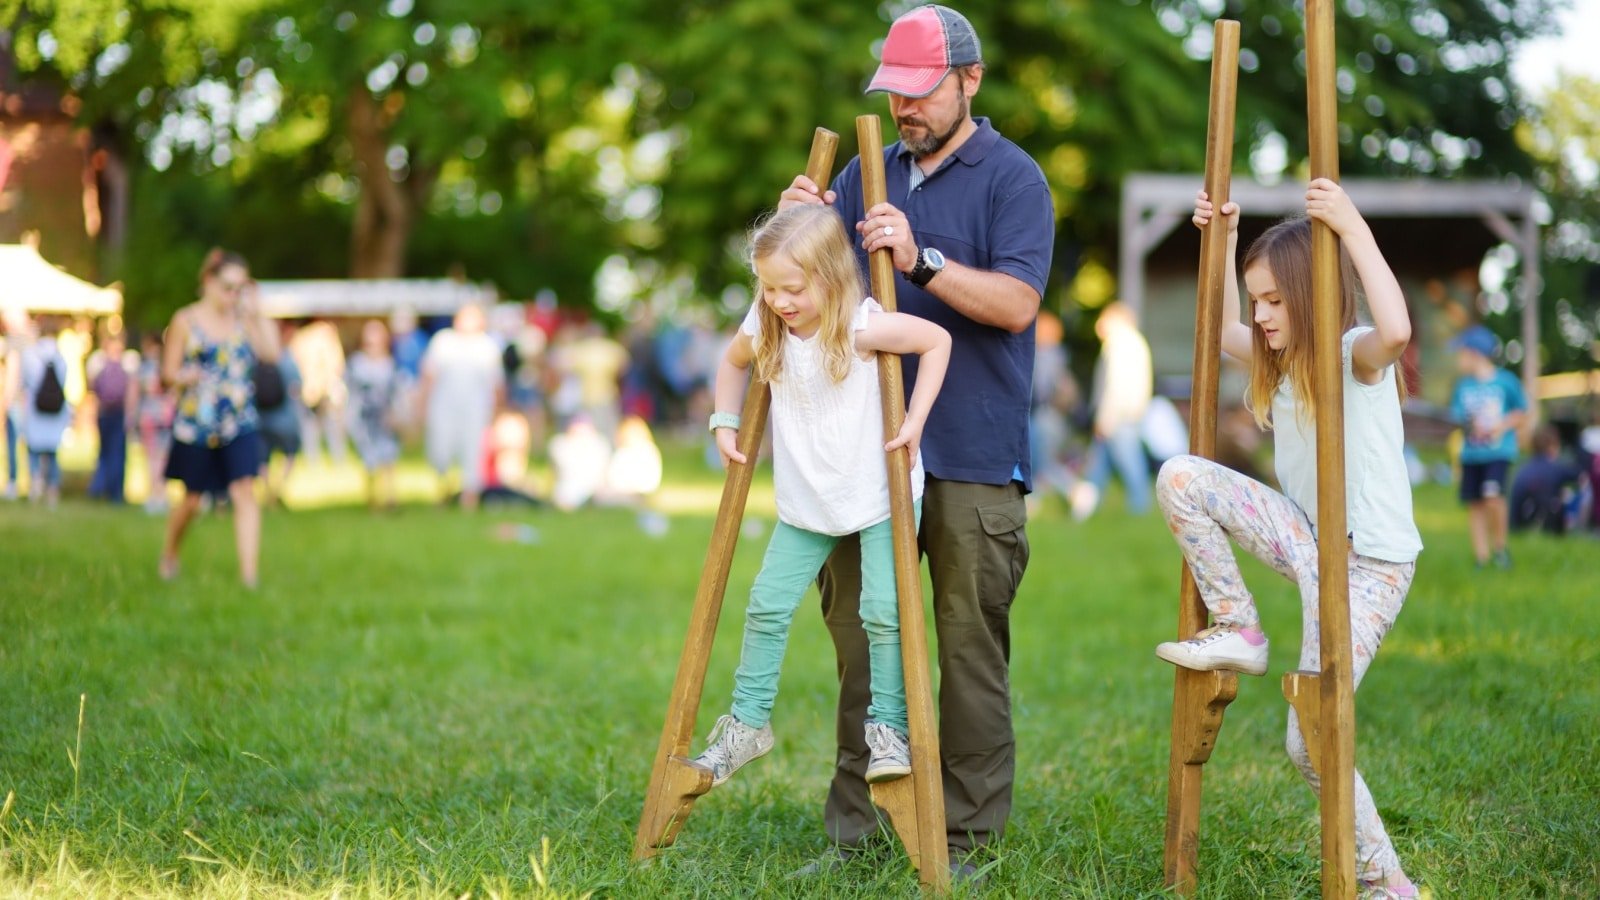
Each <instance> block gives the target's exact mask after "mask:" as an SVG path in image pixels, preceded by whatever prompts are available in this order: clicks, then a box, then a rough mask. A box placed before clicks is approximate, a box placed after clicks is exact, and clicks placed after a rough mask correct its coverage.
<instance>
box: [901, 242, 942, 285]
mask: <svg viewBox="0 0 1600 900" xmlns="http://www.w3.org/2000/svg"><path fill="white" fill-rule="evenodd" d="M943 271H944V254H943V253H940V252H939V251H937V250H935V249H933V248H932V247H923V248H922V249H921V250H919V251H917V264H916V265H914V266H912V267H911V271H909V272H907V273H906V280H907V281H909V282H911V283H912V284H914V285H916V286H917V287H923V286H925V285H926V284H927V283H928V282H930V281H932V280H933V276H935V275H937V274H939V273H940V272H943Z"/></svg>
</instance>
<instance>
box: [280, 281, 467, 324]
mask: <svg viewBox="0 0 1600 900" xmlns="http://www.w3.org/2000/svg"><path fill="white" fill-rule="evenodd" d="M260 284H261V307H262V309H263V310H264V311H265V312H266V314H267V315H269V316H272V317H273V318H278V319H300V318H319V317H323V316H352V317H361V316H389V315H392V314H394V313H396V312H400V311H402V310H405V311H409V312H412V313H415V314H417V315H419V316H448V315H453V314H454V313H455V312H456V310H458V309H460V308H461V307H463V306H466V305H467V304H469V303H481V304H483V305H484V306H490V305H493V304H494V302H495V300H496V299H497V298H496V295H495V291H494V288H492V287H488V286H485V285H477V284H471V283H468V282H462V281H452V280H450V279H448V278H439V279H421V278H349V279H327V280H320V281H262V282H261V283H260Z"/></svg>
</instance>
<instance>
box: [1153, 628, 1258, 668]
mask: <svg viewBox="0 0 1600 900" xmlns="http://www.w3.org/2000/svg"><path fill="white" fill-rule="evenodd" d="M1156 656H1159V657H1161V658H1162V659H1164V660H1166V661H1167V662H1169V663H1172V664H1173V665H1175V666H1183V667H1184V668H1185V669H1196V670H1199V671H1201V672H1211V671H1216V670H1221V671H1224V672H1243V673H1245V674H1246V675H1265V674H1267V640H1266V638H1262V639H1261V643H1260V644H1252V643H1250V642H1249V641H1247V640H1245V638H1244V635H1242V634H1240V633H1239V629H1237V628H1235V627H1233V626H1232V625H1213V626H1211V627H1210V628H1207V629H1206V630H1205V631H1202V632H1200V633H1199V634H1197V635H1195V636H1194V637H1192V638H1189V639H1188V640H1186V641H1167V642H1166V643H1164V644H1160V645H1159V646H1157V647H1156Z"/></svg>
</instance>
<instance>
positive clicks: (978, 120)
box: [895, 116, 1000, 169]
mask: <svg viewBox="0 0 1600 900" xmlns="http://www.w3.org/2000/svg"><path fill="white" fill-rule="evenodd" d="M972 121H973V124H975V125H977V126H978V129H977V130H976V131H974V132H973V133H972V136H971V137H969V138H967V140H966V142H965V143H963V144H962V145H961V146H959V147H957V148H956V152H954V153H952V154H950V159H959V160H961V161H962V162H963V163H966V164H967V165H969V166H975V165H977V164H978V163H981V162H983V158H984V157H985V156H988V155H989V151H990V150H992V149H994V145H995V143H996V142H998V141H999V140H1000V132H998V131H995V130H994V126H993V125H990V124H989V117H988V116H982V117H979V116H974V117H973V119H972ZM895 146H896V147H897V148H898V150H896V155H897V156H899V157H900V158H901V159H906V158H909V157H910V156H911V151H910V150H908V149H906V145H905V144H904V143H903V142H896V144H895ZM949 164H950V162H949V159H947V160H945V162H944V163H942V164H940V166H939V168H941V169H942V168H944V167H945V166H948V165H949Z"/></svg>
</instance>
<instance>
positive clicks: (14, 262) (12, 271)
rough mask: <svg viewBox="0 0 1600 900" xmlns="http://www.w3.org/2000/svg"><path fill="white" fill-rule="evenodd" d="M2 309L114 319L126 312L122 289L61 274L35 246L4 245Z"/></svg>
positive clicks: (0, 257) (0, 265) (0, 260)
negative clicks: (113, 316) (99, 285)
mask: <svg viewBox="0 0 1600 900" xmlns="http://www.w3.org/2000/svg"><path fill="white" fill-rule="evenodd" d="M0 308H11V309H23V310H26V311H27V312H30V313H67V314H73V315H95V316H110V315H115V314H117V313H120V312H122V290H121V289H120V288H118V287H117V286H115V285H113V286H111V287H97V286H95V285H93V284H90V283H89V282H87V281H84V280H82V279H80V278H76V277H74V276H72V275H69V274H67V273H66V272H63V271H61V270H60V269H58V268H56V267H55V266H52V265H50V263H48V262H46V261H45V259H44V257H42V256H40V255H39V251H38V249H37V248H35V247H34V246H33V245H31V244H0Z"/></svg>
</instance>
